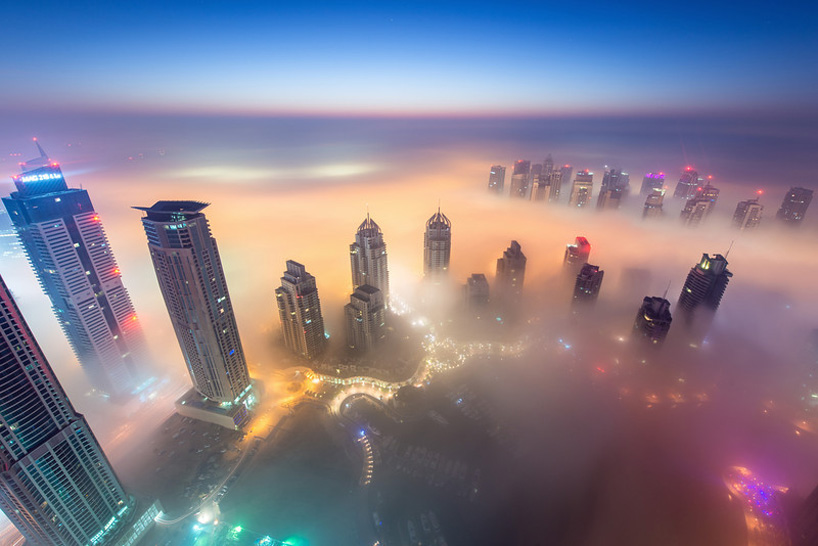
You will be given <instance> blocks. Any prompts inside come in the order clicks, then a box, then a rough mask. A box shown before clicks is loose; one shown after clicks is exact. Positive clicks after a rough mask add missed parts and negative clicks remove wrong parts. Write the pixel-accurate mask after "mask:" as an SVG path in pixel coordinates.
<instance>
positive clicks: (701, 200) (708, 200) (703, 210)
mask: <svg viewBox="0 0 818 546" xmlns="http://www.w3.org/2000/svg"><path fill="white" fill-rule="evenodd" d="M718 199H719V189H718V188H716V187H714V186H711V185H710V184H707V185H706V186H704V187H697V188H696V195H695V197H693V198H692V199H690V200H688V202H687V203H685V206H684V208H683V209H682V213H681V215H680V217H681V219H682V223H684V224H685V225H687V226H697V225H699V224H700V223H701V222H702V220H704V219H705V218H707V217H708V216H710V213H711V212H713V208H714V207H715V206H716V201H718Z"/></svg>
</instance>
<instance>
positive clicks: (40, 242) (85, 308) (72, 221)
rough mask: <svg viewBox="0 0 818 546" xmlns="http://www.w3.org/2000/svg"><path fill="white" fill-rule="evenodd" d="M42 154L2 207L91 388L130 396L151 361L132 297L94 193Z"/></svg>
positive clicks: (17, 178)
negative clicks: (146, 360)
mask: <svg viewBox="0 0 818 546" xmlns="http://www.w3.org/2000/svg"><path fill="white" fill-rule="evenodd" d="M37 149H38V150H39V151H40V156H39V157H37V158H35V159H32V160H31V161H27V162H26V163H22V164H21V167H22V171H23V172H22V174H19V175H17V176H15V177H13V180H14V185H15V186H16V189H17V190H16V191H14V192H12V193H11V195H10V196H9V197H4V198H3V203H4V204H5V205H6V209H7V210H8V212H9V216H10V217H11V220H12V222H13V223H14V226H15V229H16V230H17V234H18V235H19V237H20V240H21V241H22V243H23V247H24V248H25V250H26V253H27V254H28V258H29V261H30V263H31V265H32V267H33V268H34V273H35V274H36V275H37V279H38V280H39V281H40V286H42V287H43V290H44V291H45V293H46V295H48V298H49V299H50V300H51V307H52V309H53V310H54V315H55V316H56V317H57V322H58V323H59V324H60V327H61V328H62V331H63V333H64V334H65V336H66V337H67V338H68V342H69V343H70V344H71V348H72V349H73V350H74V354H76V355H77V359H78V360H79V361H80V364H81V365H82V367H83V369H84V370H85V373H86V374H87V375H88V379H89V380H90V382H91V384H92V385H93V386H94V387H96V388H97V389H99V390H101V391H103V392H105V393H108V394H110V395H112V396H114V397H123V396H127V395H129V394H130V393H131V392H132V391H133V389H134V387H135V386H136V385H137V383H138V380H139V379H140V378H141V377H142V375H143V372H144V370H143V366H144V362H143V360H144V357H145V354H144V352H145V348H144V338H143V335H142V329H141V327H140V325H139V321H138V319H137V316H136V313H135V312H134V307H133V304H132V303H131V298H130V296H129V295H128V292H127V290H125V286H124V285H123V284H122V278H121V277H120V271H119V266H118V265H117V263H116V260H115V259H114V255H113V252H112V251H111V247H110V245H109V244H108V238H107V237H106V236H105V231H104V230H103V228H102V222H100V219H99V215H98V214H97V213H96V212H95V211H94V206H93V205H92V204H91V199H90V198H89V197H88V192H87V191H85V190H82V189H76V188H69V187H68V185H67V184H66V182H65V178H64V177H63V174H62V171H61V170H60V166H59V164H57V163H56V162H53V161H51V160H50V159H49V158H48V156H47V155H46V153H45V152H44V151H43V149H42V148H41V147H40V145H39V143H38V144H37Z"/></svg>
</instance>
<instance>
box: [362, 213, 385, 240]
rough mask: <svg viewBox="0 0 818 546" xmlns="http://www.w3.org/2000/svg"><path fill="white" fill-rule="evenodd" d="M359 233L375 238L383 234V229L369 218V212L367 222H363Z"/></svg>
mask: <svg viewBox="0 0 818 546" xmlns="http://www.w3.org/2000/svg"><path fill="white" fill-rule="evenodd" d="M358 233H360V234H362V235H365V236H367V237H374V236H375V235H379V234H380V233H381V228H380V227H379V226H378V224H376V223H375V220H373V219H372V218H370V217H369V213H368V212H367V213H366V220H364V221H363V222H361V225H360V226H358Z"/></svg>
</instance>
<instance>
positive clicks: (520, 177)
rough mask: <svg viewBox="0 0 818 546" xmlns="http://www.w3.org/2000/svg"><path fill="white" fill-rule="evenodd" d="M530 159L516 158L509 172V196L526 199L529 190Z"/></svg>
mask: <svg viewBox="0 0 818 546" xmlns="http://www.w3.org/2000/svg"><path fill="white" fill-rule="evenodd" d="M530 186H531V161H528V160H527V159H518V160H517V161H515V162H514V170H513V171H512V172H511V190H510V192H511V193H510V195H511V197H519V198H520V199H528V197H529V193H530V192H531V187H530Z"/></svg>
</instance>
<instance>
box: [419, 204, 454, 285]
mask: <svg viewBox="0 0 818 546" xmlns="http://www.w3.org/2000/svg"><path fill="white" fill-rule="evenodd" d="M451 252H452V223H451V222H450V221H449V219H448V218H446V215H445V214H443V213H441V212H440V207H438V209H437V212H436V213H435V214H433V215H432V217H431V218H429V220H427V222H426V233H424V235H423V274H424V275H425V277H426V278H427V279H430V280H432V281H434V282H440V281H441V280H443V278H445V277H446V275H448V274H449V257H450V255H451Z"/></svg>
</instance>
